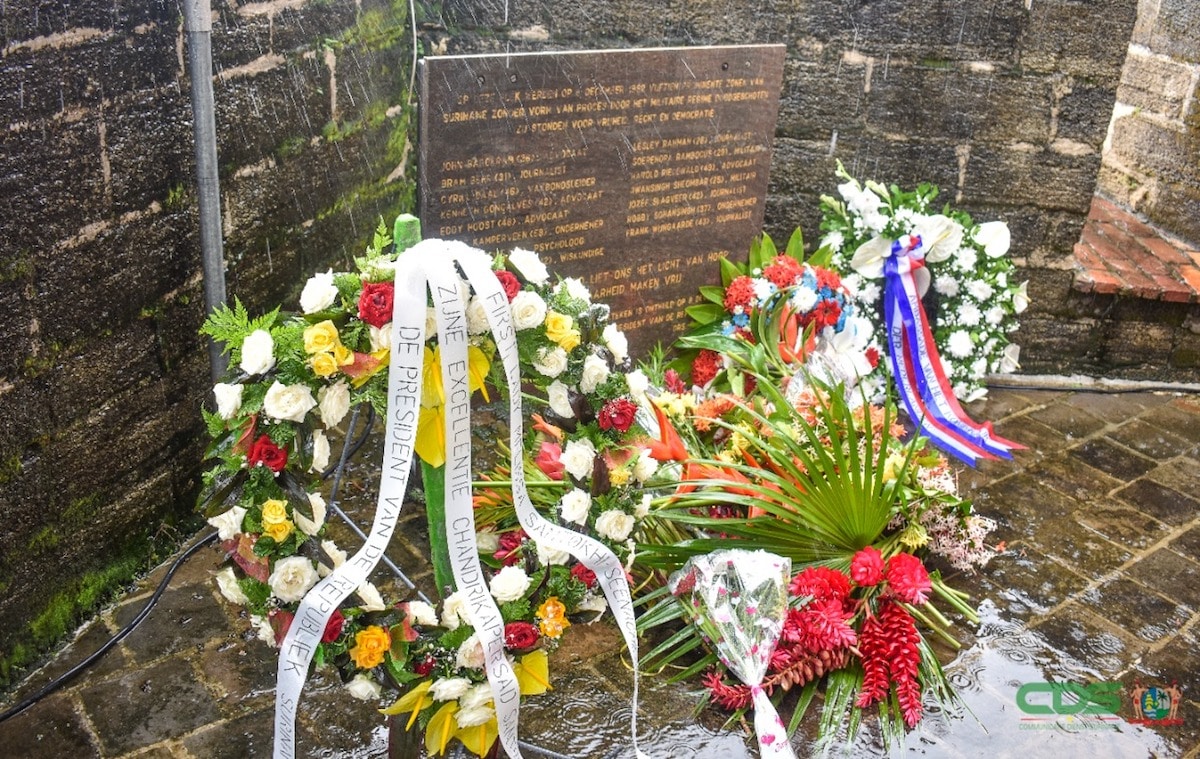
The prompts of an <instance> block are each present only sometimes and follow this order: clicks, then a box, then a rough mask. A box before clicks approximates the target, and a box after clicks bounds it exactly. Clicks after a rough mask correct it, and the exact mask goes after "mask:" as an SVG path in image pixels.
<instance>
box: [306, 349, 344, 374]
mask: <svg viewBox="0 0 1200 759" xmlns="http://www.w3.org/2000/svg"><path fill="white" fill-rule="evenodd" d="M310 364H311V365H312V370H313V374H315V375H317V376H318V377H332V376H333V375H335V374H337V371H338V362H337V359H335V358H334V357H333V354H332V353H329V352H323V353H316V354H313V357H312V360H311V362H310Z"/></svg>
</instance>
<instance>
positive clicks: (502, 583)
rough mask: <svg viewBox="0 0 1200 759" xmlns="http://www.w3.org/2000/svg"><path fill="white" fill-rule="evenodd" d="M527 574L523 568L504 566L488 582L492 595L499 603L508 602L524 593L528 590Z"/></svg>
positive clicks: (528, 580)
mask: <svg viewBox="0 0 1200 759" xmlns="http://www.w3.org/2000/svg"><path fill="white" fill-rule="evenodd" d="M530 582H532V580H530V579H529V575H527V574H525V570H524V569H521V568H520V567H518V566H516V565H515V564H514V565H512V566H508V567H504V568H503V569H501V570H500V571H499V572H497V573H496V576H495V577H493V578H492V581H491V583H490V586H491V589H492V596H493V597H494V598H495V599H496V601H498V602H499V603H502V604H503V603H508V602H509V601H516V600H518V599H520V598H521V597H522V596H524V595H525V591H527V590H529V583H530Z"/></svg>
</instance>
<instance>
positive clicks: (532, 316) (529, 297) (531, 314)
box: [509, 290, 546, 330]
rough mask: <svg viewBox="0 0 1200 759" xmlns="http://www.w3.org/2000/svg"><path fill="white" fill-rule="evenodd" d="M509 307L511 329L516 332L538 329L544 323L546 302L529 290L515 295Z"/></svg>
mask: <svg viewBox="0 0 1200 759" xmlns="http://www.w3.org/2000/svg"><path fill="white" fill-rule="evenodd" d="M509 305H510V306H511V307H512V317H513V328H515V329H517V330H525V329H533V328H534V327H540V326H542V322H544V321H546V301H544V300H542V296H540V295H538V294H537V293H535V292H533V291H531V290H522V291H521V292H519V293H517V297H515V298H513V300H512V303H511V304H509Z"/></svg>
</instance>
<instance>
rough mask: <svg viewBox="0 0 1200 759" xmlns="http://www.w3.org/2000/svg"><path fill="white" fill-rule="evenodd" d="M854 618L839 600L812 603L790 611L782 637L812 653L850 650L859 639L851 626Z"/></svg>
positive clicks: (832, 599)
mask: <svg viewBox="0 0 1200 759" xmlns="http://www.w3.org/2000/svg"><path fill="white" fill-rule="evenodd" d="M852 616H853V613H852V612H847V611H845V609H844V608H843V607H842V600H841V599H840V598H830V599H826V600H823V601H811V602H809V603H808V604H807V605H805V606H804V607H802V608H800V609H789V610H788V613H787V620H786V622H785V623H784V626H783V632H782V633H781V635H780V637H782V638H783V639H784V640H786V641H788V642H789V643H799V644H800V645H801V646H803V647H804V648H805V649H806V650H807V651H808V652H809V653H814V654H815V653H820V652H821V651H834V650H837V649H840V648H849V647H850V646H853V645H854V644H855V643H856V642H858V640H857V636H856V635H855V633H854V628H853V627H851V626H850V625H849V624H848V620H849V619H850V618H851V617H852Z"/></svg>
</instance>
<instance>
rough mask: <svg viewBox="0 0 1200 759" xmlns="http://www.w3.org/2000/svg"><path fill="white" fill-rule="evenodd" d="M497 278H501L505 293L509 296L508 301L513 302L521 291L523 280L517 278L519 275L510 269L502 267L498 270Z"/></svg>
mask: <svg viewBox="0 0 1200 759" xmlns="http://www.w3.org/2000/svg"><path fill="white" fill-rule="evenodd" d="M496 279H498V280H500V286H501V287H503V288H504V295H505V297H507V298H508V302H509V303H512V301H513V298H515V297H517V293H519V292H521V280H519V279H517V275H516V274H513V273H512V272H510V271H504V270H503V269H501V270H500V271H498V272H496Z"/></svg>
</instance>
